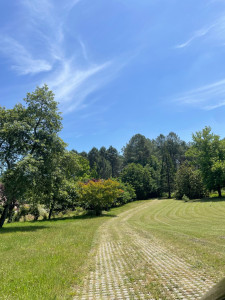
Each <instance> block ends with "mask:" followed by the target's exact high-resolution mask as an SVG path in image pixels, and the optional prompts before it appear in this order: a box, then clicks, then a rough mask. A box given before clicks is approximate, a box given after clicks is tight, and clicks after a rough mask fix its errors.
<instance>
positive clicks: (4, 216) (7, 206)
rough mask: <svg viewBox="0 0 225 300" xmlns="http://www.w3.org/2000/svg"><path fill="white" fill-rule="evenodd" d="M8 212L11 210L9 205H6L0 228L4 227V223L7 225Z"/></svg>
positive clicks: (0, 220)
mask: <svg viewBox="0 0 225 300" xmlns="http://www.w3.org/2000/svg"><path fill="white" fill-rule="evenodd" d="M8 210H9V204H6V205H5V207H4V210H3V213H2V215H1V219H0V228H2V226H3V225H4V223H5V219H6V217H7V214H8Z"/></svg>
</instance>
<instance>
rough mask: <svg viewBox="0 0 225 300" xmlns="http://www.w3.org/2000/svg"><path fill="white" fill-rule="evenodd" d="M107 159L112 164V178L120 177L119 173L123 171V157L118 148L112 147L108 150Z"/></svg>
mask: <svg viewBox="0 0 225 300" xmlns="http://www.w3.org/2000/svg"><path fill="white" fill-rule="evenodd" d="M106 157H107V160H108V161H109V162H110V164H111V168H112V177H117V176H119V173H120V171H121V165H122V157H121V156H120V155H119V152H118V151H117V150H116V148H114V147H113V146H110V147H109V148H108V149H107V153H106Z"/></svg>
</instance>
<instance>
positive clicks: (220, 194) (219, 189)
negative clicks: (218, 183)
mask: <svg viewBox="0 0 225 300" xmlns="http://www.w3.org/2000/svg"><path fill="white" fill-rule="evenodd" d="M217 190H218V194H219V198H221V197H222V192H221V187H218V189H217Z"/></svg>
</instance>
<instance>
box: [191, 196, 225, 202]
mask: <svg viewBox="0 0 225 300" xmlns="http://www.w3.org/2000/svg"><path fill="white" fill-rule="evenodd" d="M223 201H225V198H224V197H221V198H219V197H212V198H202V199H196V200H193V202H223Z"/></svg>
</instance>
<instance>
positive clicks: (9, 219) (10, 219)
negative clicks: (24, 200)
mask: <svg viewBox="0 0 225 300" xmlns="http://www.w3.org/2000/svg"><path fill="white" fill-rule="evenodd" d="M14 206H15V201H13V202H12V203H11V204H9V210H8V223H12V219H13V209H14Z"/></svg>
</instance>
